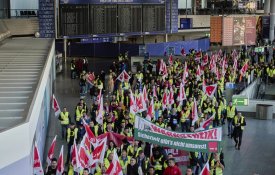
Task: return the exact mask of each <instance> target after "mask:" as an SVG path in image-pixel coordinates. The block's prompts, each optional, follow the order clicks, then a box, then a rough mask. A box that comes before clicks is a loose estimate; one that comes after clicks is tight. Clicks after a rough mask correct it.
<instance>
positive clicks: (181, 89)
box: [177, 82, 186, 102]
mask: <svg viewBox="0 0 275 175" xmlns="http://www.w3.org/2000/svg"><path fill="white" fill-rule="evenodd" d="M185 99H186V95H185V89H184V84H183V82H181V83H180V90H179V95H178V98H177V100H178V101H179V102H182V101H183V100H185Z"/></svg>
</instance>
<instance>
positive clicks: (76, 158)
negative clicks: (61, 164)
mask: <svg viewBox="0 0 275 175" xmlns="http://www.w3.org/2000/svg"><path fill="white" fill-rule="evenodd" d="M71 157H72V166H73V168H74V171H77V172H78V171H79V168H80V162H79V156H78V153H77V146H76V142H75V140H74V144H73V146H72V148H71Z"/></svg>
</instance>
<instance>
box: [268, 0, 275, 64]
mask: <svg viewBox="0 0 275 175" xmlns="http://www.w3.org/2000/svg"><path fill="white" fill-rule="evenodd" d="M274 28H275V0H272V1H271V2H270V29H269V40H270V42H271V47H270V49H269V59H268V62H270V61H271V59H272V57H273V46H274V45H273V44H274V43H273V41H274Z"/></svg>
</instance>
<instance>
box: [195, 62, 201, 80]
mask: <svg viewBox="0 0 275 175" xmlns="http://www.w3.org/2000/svg"><path fill="white" fill-rule="evenodd" d="M201 75H202V71H201V67H200V65H198V68H197V71H196V77H197V80H200V79H201Z"/></svg>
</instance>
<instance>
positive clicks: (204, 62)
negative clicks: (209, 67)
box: [201, 54, 208, 66]
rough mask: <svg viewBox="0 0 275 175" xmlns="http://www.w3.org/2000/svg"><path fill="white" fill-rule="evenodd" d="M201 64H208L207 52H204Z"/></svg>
mask: <svg viewBox="0 0 275 175" xmlns="http://www.w3.org/2000/svg"><path fill="white" fill-rule="evenodd" d="M201 64H202V66H204V65H206V64H208V54H205V55H204V56H203V59H202V63H201Z"/></svg>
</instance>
